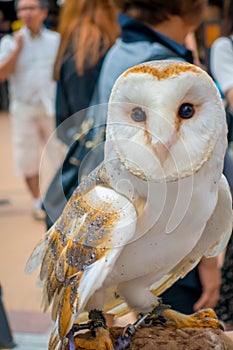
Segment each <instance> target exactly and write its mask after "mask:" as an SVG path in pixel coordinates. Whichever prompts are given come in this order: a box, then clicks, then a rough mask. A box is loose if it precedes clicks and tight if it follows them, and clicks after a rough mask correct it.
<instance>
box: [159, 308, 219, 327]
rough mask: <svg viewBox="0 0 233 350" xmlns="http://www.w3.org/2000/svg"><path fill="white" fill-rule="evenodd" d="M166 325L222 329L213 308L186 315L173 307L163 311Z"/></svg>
mask: <svg viewBox="0 0 233 350" xmlns="http://www.w3.org/2000/svg"><path fill="white" fill-rule="evenodd" d="M162 317H163V318H164V325H165V326H166V327H169V328H206V327H210V328H214V329H222V324H221V322H220V321H219V320H218V318H217V316H216V314H215V312H214V310H213V309H205V310H200V311H197V312H195V313H193V314H191V315H184V314H182V313H179V312H177V311H174V310H171V309H165V310H164V311H163V312H162Z"/></svg>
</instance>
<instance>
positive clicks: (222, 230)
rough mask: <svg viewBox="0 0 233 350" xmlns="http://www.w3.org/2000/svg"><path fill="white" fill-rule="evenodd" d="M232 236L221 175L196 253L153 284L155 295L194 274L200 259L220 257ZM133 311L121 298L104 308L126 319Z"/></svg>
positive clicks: (229, 202)
mask: <svg viewBox="0 0 233 350" xmlns="http://www.w3.org/2000/svg"><path fill="white" fill-rule="evenodd" d="M231 233H232V200H231V193H230V189H229V185H228V182H227V180H226V178H225V176H224V175H222V177H221V180H220V183H219V189H218V201H217V204H216V206H215V209H214V211H213V213H212V215H211V217H210V218H209V220H208V221H207V224H206V227H205V229H204V231H203V233H202V236H201V238H200V239H199V241H198V243H197V244H196V246H195V247H194V248H193V250H192V251H191V252H190V253H189V254H188V255H187V256H186V257H185V258H184V259H183V260H181V261H180V262H179V263H178V264H177V265H176V266H175V267H174V268H173V269H172V270H171V271H170V273H169V274H167V275H165V276H163V278H162V279H161V280H159V281H157V282H156V283H154V284H153V285H152V286H151V287H150V290H151V292H152V293H153V294H155V295H160V294H162V293H163V292H164V291H165V290H166V289H168V288H169V287H171V286H172V285H173V284H174V283H175V282H176V281H177V280H178V279H179V278H183V277H185V275H186V274H187V273H188V272H189V271H191V270H192V269H193V268H194V267H195V266H196V265H197V264H198V263H199V261H200V260H201V258H202V257H203V256H206V257H214V256H217V255H218V254H219V253H220V252H221V251H222V250H223V249H224V248H225V246H226V245H227V242H228V240H229V238H230V236H231ZM129 311H130V309H129V308H128V306H127V304H126V303H125V302H123V301H122V300H120V299H115V300H114V299H113V298H112V299H111V300H110V301H109V303H108V305H106V306H105V312H109V313H113V314H115V315H117V316H123V315H125V314H126V313H128V312H129Z"/></svg>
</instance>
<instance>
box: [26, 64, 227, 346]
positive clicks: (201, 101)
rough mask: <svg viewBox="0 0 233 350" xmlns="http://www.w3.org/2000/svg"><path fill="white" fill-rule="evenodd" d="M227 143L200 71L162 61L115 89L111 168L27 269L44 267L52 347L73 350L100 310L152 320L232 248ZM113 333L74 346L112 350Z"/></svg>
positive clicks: (130, 73)
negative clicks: (77, 328)
mask: <svg viewBox="0 0 233 350" xmlns="http://www.w3.org/2000/svg"><path fill="white" fill-rule="evenodd" d="M226 134H227V128H226V123H225V116H224V109H223V106H222V102H221V98H220V95H219V93H218V91H217V89H216V87H215V85H214V83H213V81H212V79H211V78H210V77H209V76H208V74H207V73H205V72H204V71H203V70H201V69H200V68H198V67H196V66H193V65H191V64H188V63H183V62H178V61H155V62H148V63H143V64H140V65H138V66H135V67H132V68H130V69H128V70H127V71H125V72H124V73H123V74H122V75H121V76H120V77H119V78H118V79H117V81H116V83H115V85H114V87H113V89H112V93H111V96H110V100H109V106H108V117H107V131H106V144H105V158H104V161H103V163H102V164H100V165H99V167H97V169H95V170H94V171H93V172H92V173H90V174H89V176H88V177H87V178H86V179H85V180H84V181H83V182H81V184H80V185H79V186H78V188H77V189H76V190H75V191H74V193H73V195H72V197H71V199H70V200H69V202H68V203H67V205H66V207H65V209H64V211H63V213H62V215H61V216H60V218H59V219H58V220H57V222H56V223H55V224H54V226H53V227H52V228H51V229H50V230H49V231H48V232H47V233H46V235H45V236H44V237H43V238H42V239H41V241H40V242H39V243H38V245H37V246H36V247H35V249H34V251H33V253H32V255H31V257H30V258H29V261H28V263H27V266H26V272H27V273H31V272H32V271H34V270H35V269H36V268H37V267H38V265H40V264H41V268H40V276H39V278H40V280H41V282H42V284H43V304H44V308H45V309H47V308H48V307H49V305H51V304H52V318H53V320H54V323H55V326H54V330H53V332H52V335H51V339H50V345H49V349H63V348H65V346H67V345H66V344H67V336H68V334H69V332H70V330H72V327H73V324H74V323H75V324H77V323H78V322H81V320H82V315H84V314H85V312H89V317H90V318H92V316H90V315H93V310H104V311H105V312H110V313H114V314H116V316H119V315H123V314H124V313H126V312H128V311H129V310H134V311H136V312H138V313H142V314H146V313H148V312H150V311H151V310H153V309H154V310H156V306H158V305H159V299H158V295H159V294H161V293H162V292H163V291H164V290H166V289H167V288H168V287H169V286H171V285H172V284H173V283H174V282H175V281H176V280H177V279H178V278H180V277H183V276H185V274H186V273H187V272H188V271H190V270H191V269H192V268H193V267H194V266H196V265H197V264H198V262H199V261H200V259H201V258H202V257H203V256H206V257H211V256H216V255H217V254H218V253H219V252H220V251H221V250H222V249H223V248H224V247H225V246H226V244H227V242H228V239H229V237H230V234H231V230H232V203H231V195H230V191H229V188H228V184H227V181H226V179H225V177H224V176H223V175H222V169H223V161H224V153H225V150H226V145H227V141H226ZM106 332H107V330H106V329H104V328H101V327H97V328H96V332H95V334H96V337H97V338H98V337H99V338H98V342H97V343H98V344H102V345H101V346H102V347H98V346H99V345H98V346H97V345H94V344H92V345H88V340H83V339H80V337H79V335H76V336H75V346H76V348H78V347H79V346H80V347H84V348H85V347H86V348H87V349H89V348H91V349H94V348H96V349H113V345H112V343H111V340H110V339H109V338H107V340H106ZM93 341H94V340H93ZM97 343H96V344H97ZM91 346H92V347H91ZM95 346H96V347H95Z"/></svg>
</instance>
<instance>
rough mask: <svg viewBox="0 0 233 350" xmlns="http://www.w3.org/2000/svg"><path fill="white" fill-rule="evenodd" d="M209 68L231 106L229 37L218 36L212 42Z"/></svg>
mask: <svg viewBox="0 0 233 350" xmlns="http://www.w3.org/2000/svg"><path fill="white" fill-rule="evenodd" d="M210 70H211V73H212V75H213V77H214V79H215V80H216V81H217V82H218V84H219V87H220V89H221V91H222V92H223V94H224V95H225V96H226V98H227V100H228V102H229V103H230V106H231V107H232V108H233V43H232V42H231V40H230V38H227V37H220V38H218V39H217V40H216V41H215V42H214V43H213V45H212V47H211V51H210Z"/></svg>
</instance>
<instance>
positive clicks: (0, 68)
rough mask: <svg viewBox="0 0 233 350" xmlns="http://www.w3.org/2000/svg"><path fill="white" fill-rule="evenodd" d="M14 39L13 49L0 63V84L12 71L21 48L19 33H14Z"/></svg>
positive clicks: (21, 40)
mask: <svg viewBox="0 0 233 350" xmlns="http://www.w3.org/2000/svg"><path fill="white" fill-rule="evenodd" d="M14 39H15V47H14V48H13V50H12V51H11V52H10V53H9V55H8V56H7V57H6V58H5V59H3V60H2V61H1V62H0V82H3V81H5V80H6V79H7V78H8V76H9V75H10V74H12V72H13V71H14V68H15V65H16V62H17V60H18V57H19V54H20V52H21V50H22V47H23V38H22V35H21V33H19V32H17V33H15V34H14Z"/></svg>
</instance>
